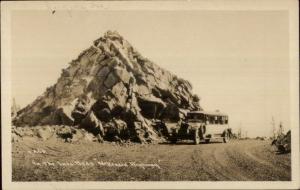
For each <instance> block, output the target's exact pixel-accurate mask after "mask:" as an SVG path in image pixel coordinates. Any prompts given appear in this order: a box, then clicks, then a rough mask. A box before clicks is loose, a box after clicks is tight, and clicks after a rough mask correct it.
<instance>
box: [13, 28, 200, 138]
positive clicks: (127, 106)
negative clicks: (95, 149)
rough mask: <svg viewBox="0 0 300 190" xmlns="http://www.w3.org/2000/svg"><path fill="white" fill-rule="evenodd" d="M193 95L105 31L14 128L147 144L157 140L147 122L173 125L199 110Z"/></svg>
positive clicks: (22, 114)
mask: <svg viewBox="0 0 300 190" xmlns="http://www.w3.org/2000/svg"><path fill="white" fill-rule="evenodd" d="M191 92H192V86H191V84H190V83H189V82H188V81H186V80H184V79H181V78H178V77H177V76H175V75H174V74H172V73H170V72H168V71H166V70H164V69H162V68H160V67H159V66H157V65H156V64H154V63H153V62H151V61H150V60H148V59H147V58H145V57H143V56H142V55H140V53H138V52H137V51H136V50H135V49H134V48H133V47H132V46H131V45H130V44H129V43H128V42H127V41H126V40H125V39H124V38H123V37H122V36H120V35H119V34H118V33H117V32H111V31H108V32H106V33H105V35H104V36H103V37H100V38H99V39H97V40H96V41H94V44H93V45H92V46H91V47H90V48H88V49H87V50H85V51H83V52H82V53H81V54H80V55H79V56H78V58H77V59H76V60H73V61H71V63H70V64H69V66H68V67H67V68H66V69H63V70H62V73H61V76H60V78H59V79H58V80H57V83H56V84H54V85H53V86H51V87H49V88H47V90H46V91H45V92H44V94H43V95H41V96H40V97H38V98H37V99H36V100H35V101H34V102H33V103H31V104H30V105H28V106H27V107H25V108H24V109H22V110H20V111H19V112H18V116H17V117H16V118H15V119H14V120H13V124H14V125H16V126H18V127H19V126H26V125H27V126H37V125H76V126H78V127H81V128H84V129H87V130H89V131H91V132H93V133H95V134H97V133H98V134H100V135H101V136H102V137H103V138H104V139H105V138H107V139H113V140H116V139H129V140H133V141H139V142H151V141H153V140H156V139H157V138H158V136H157V131H156V130H155V129H154V128H153V127H152V122H151V120H153V119H168V120H173V121H176V120H179V119H180V117H182V116H181V113H182V110H187V109H188V110H199V109H201V107H200V105H199V98H198V96H196V95H193V94H192V93H191ZM112 131H113V132H112ZM113 133H115V134H114V135H113Z"/></svg>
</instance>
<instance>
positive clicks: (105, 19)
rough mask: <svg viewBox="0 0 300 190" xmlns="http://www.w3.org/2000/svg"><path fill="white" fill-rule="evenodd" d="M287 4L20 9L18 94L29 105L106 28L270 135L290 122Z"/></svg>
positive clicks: (15, 34) (251, 131) (234, 117)
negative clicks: (265, 7) (275, 7)
mask: <svg viewBox="0 0 300 190" xmlns="http://www.w3.org/2000/svg"><path fill="white" fill-rule="evenodd" d="M287 13H288V12H285V11H56V12H55V14H52V13H51V11H50V10H49V11H15V12H13V15H12V20H11V22H12V28H11V30H12V33H11V34H12V36H11V37H12V95H13V97H15V99H16V101H17V103H18V104H20V105H21V106H22V107H23V106H25V105H27V104H28V103H31V102H32V101H33V100H34V99H35V98H36V97H37V96H39V95H41V94H42V93H43V92H44V91H45V89H46V87H48V86H50V85H52V84H54V83H55V82H56V80H57V79H58V77H59V76H60V73H61V69H62V68H65V67H67V66H68V63H69V62H70V61H71V60H72V59H75V58H77V56H78V54H79V53H80V52H81V51H82V50H84V49H86V48H88V47H89V46H91V45H92V42H93V41H94V40H95V39H97V38H98V37H100V36H102V35H103V33H104V32H105V31H107V30H117V31H118V32H119V33H120V34H121V35H122V36H123V37H124V38H125V39H127V40H128V41H129V42H130V43H131V44H132V45H133V46H134V47H135V48H136V49H137V50H138V51H140V52H141V54H142V55H143V56H145V57H147V58H149V59H150V60H152V61H153V62H155V63H157V64H158V65H159V66H161V67H163V68H165V69H167V70H169V71H171V72H173V73H175V74H177V75H178V76H180V77H182V78H184V79H187V80H189V81H190V82H191V83H192V85H193V87H194V90H193V92H194V93H196V94H198V95H199V96H200V97H201V102H200V103H201V105H202V107H203V108H204V109H206V110H215V109H219V110H221V111H222V112H226V113H228V114H229V119H230V125H231V127H233V128H234V129H236V128H237V127H239V125H240V123H242V129H243V130H244V131H248V136H256V135H270V132H271V124H270V122H271V117H272V116H274V118H275V121H276V122H277V123H278V122H279V121H282V122H283V125H284V127H285V128H286V129H287V128H290V126H289V114H290V113H289V98H290V97H289V96H290V92H289V91H290V89H289V57H288V56H289V43H288V42H289V33H288V32H289V31H288V24H289V23H288V14H287Z"/></svg>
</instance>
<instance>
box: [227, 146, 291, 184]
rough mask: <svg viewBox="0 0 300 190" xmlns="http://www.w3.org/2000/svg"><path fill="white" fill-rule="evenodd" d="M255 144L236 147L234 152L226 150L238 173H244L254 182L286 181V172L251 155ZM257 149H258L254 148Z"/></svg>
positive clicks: (287, 177)
mask: <svg viewBox="0 0 300 190" xmlns="http://www.w3.org/2000/svg"><path fill="white" fill-rule="evenodd" d="M253 146H255V144H251V143H249V144H247V146H242V145H240V146H236V149H235V150H232V149H228V152H227V154H228V156H229V157H230V158H231V159H232V160H234V164H236V166H237V167H238V168H240V171H243V172H244V173H246V174H247V175H248V176H249V178H250V179H252V180H256V181H264V180H272V181H274V180H275V181H276V180H288V179H289V176H288V172H287V171H286V170H283V169H281V168H280V169H279V168H277V167H276V166H273V165H272V164H270V163H269V162H268V161H266V160H262V159H259V158H257V157H255V156H253V154H252V153H251V150H253V148H252V147H253ZM255 148H257V149H259V148H260V147H255Z"/></svg>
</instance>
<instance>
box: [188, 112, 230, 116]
mask: <svg viewBox="0 0 300 190" xmlns="http://www.w3.org/2000/svg"><path fill="white" fill-rule="evenodd" d="M188 113H199V114H204V115H215V116H228V115H227V114H226V113H222V112H216V111H190V112H188Z"/></svg>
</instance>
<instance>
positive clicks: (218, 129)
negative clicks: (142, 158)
mask: <svg viewBox="0 0 300 190" xmlns="http://www.w3.org/2000/svg"><path fill="white" fill-rule="evenodd" d="M230 132H231V129H230V128H229V125H228V115H227V114H225V113H221V112H217V111H216V112H207V111H191V112H188V113H187V115H186V119H185V121H184V122H182V123H181V125H180V128H177V129H175V130H174V129H173V131H172V134H171V138H170V140H171V142H173V143H175V142H176V141H177V140H184V139H190V140H194V143H195V144H199V143H200V141H201V140H202V141H205V142H206V143H208V142H210V140H211V139H221V140H223V142H224V143H227V142H228V141H229V136H230Z"/></svg>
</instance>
